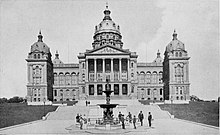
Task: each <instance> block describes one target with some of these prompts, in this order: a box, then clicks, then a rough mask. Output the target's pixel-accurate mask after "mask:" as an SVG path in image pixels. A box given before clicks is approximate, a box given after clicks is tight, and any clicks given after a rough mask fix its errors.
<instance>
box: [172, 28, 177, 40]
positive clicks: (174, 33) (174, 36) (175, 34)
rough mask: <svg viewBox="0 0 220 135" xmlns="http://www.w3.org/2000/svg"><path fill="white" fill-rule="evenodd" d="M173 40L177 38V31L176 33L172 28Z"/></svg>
mask: <svg viewBox="0 0 220 135" xmlns="http://www.w3.org/2000/svg"><path fill="white" fill-rule="evenodd" d="M173 40H177V33H176V29H174V32H173Z"/></svg>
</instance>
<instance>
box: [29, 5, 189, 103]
mask: <svg viewBox="0 0 220 135" xmlns="http://www.w3.org/2000/svg"><path fill="white" fill-rule="evenodd" d="M110 14H111V11H110V10H109V9H108V6H106V9H105V10H104V18H103V20H102V21H101V22H100V23H99V24H98V25H96V26H95V32H94V35H93V43H92V44H91V45H92V46H91V47H89V46H88V48H91V49H89V50H85V52H81V53H79V54H78V56H77V57H78V60H79V61H78V63H63V62H62V60H61V59H59V53H58V51H57V52H56V54H55V59H54V60H52V59H51V57H52V54H51V52H50V48H49V46H48V45H47V44H46V43H44V42H43V35H42V33H41V32H40V33H39V35H38V40H37V42H35V43H34V44H33V45H31V49H30V52H29V53H28V57H27V59H26V61H27V73H28V76H27V77H28V78H27V101H28V103H29V104H31V103H42V102H45V100H46V101H51V102H54V101H73V100H93V99H105V95H104V94H103V93H102V91H103V90H106V80H107V79H108V80H109V84H110V88H111V90H112V91H114V92H113V93H112V95H111V98H112V99H126V100H129V99H131V100H132V99H133V100H134V99H136V100H137V99H144V100H151V101H172V102H175V101H176V102H181V101H189V92H190V88H189V86H190V83H189V59H190V57H189V56H188V53H187V51H186V49H185V44H184V43H182V42H181V41H180V40H178V38H177V33H176V31H174V33H173V35H172V36H171V37H172V39H171V41H170V43H168V45H166V49H165V51H164V59H163V58H162V57H161V53H160V52H159V50H155V59H154V60H152V62H151V63H139V62H138V61H137V58H138V52H132V51H131V50H129V49H124V44H123V41H122V33H121V32H120V26H119V25H118V24H116V23H115V22H114V21H113V20H112V18H111V16H110Z"/></svg>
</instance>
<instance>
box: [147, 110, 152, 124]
mask: <svg viewBox="0 0 220 135" xmlns="http://www.w3.org/2000/svg"><path fill="white" fill-rule="evenodd" d="M151 120H152V115H151V113H150V112H149V114H148V123H149V127H151Z"/></svg>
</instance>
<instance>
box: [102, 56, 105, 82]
mask: <svg viewBox="0 0 220 135" xmlns="http://www.w3.org/2000/svg"><path fill="white" fill-rule="evenodd" d="M102 60H103V62H102V67H103V72H102V81H103V82H105V59H104V58H103V59H102Z"/></svg>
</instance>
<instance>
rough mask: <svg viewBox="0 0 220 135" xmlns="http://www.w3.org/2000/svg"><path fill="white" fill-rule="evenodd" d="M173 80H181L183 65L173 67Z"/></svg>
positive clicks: (179, 81) (180, 81) (178, 81)
mask: <svg viewBox="0 0 220 135" xmlns="http://www.w3.org/2000/svg"><path fill="white" fill-rule="evenodd" d="M175 80H176V82H177V83H182V82H183V67H181V66H180V64H178V65H177V66H176V67H175Z"/></svg>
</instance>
